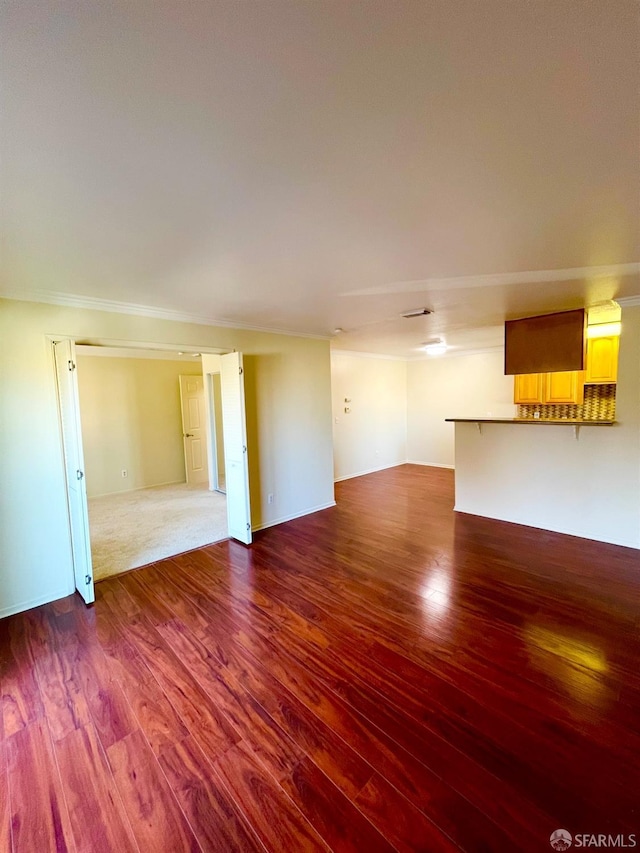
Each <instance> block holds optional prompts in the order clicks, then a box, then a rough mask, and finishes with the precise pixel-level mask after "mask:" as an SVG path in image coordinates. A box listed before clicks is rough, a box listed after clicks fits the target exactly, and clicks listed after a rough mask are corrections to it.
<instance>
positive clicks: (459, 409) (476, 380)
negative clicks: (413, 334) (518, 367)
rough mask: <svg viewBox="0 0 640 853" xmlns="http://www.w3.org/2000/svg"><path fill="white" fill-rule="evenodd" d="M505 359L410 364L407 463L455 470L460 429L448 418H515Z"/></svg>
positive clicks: (440, 359)
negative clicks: (457, 433)
mask: <svg viewBox="0 0 640 853" xmlns="http://www.w3.org/2000/svg"><path fill="white" fill-rule="evenodd" d="M516 408H517V407H516V406H514V404H513V377H512V376H505V375H504V353H503V351H502V349H501V350H499V351H496V352H491V353H482V354H477V355H464V356H440V357H433V358H428V359H423V360H420V361H409V362H408V364H407V457H408V459H409V461H410V462H416V463H419V464H423V465H444V466H447V467H453V466H454V464H455V453H454V428H453V424H450V423H446V422H445V418H456V417H458V418H464V417H479V416H482V417H496V418H512V417H515V413H516Z"/></svg>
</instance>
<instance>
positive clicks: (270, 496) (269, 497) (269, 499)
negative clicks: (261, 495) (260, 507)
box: [267, 495, 273, 504]
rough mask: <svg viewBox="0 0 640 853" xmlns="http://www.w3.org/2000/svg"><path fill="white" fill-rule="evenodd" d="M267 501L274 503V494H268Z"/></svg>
mask: <svg viewBox="0 0 640 853" xmlns="http://www.w3.org/2000/svg"><path fill="white" fill-rule="evenodd" d="M267 503H270V504H272V503H273V495H267Z"/></svg>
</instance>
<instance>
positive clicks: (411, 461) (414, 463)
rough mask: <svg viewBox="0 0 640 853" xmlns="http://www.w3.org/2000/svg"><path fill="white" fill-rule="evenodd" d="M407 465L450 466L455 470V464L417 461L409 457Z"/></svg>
mask: <svg viewBox="0 0 640 853" xmlns="http://www.w3.org/2000/svg"><path fill="white" fill-rule="evenodd" d="M407 465H423V466H424V467H425V468H448V469H449V470H450V471H455V468H456V466H455V465H444V464H443V463H442V462H416V461H415V460H414V459H407Z"/></svg>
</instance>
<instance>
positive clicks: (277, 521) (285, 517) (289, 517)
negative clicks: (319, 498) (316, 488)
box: [251, 501, 336, 533]
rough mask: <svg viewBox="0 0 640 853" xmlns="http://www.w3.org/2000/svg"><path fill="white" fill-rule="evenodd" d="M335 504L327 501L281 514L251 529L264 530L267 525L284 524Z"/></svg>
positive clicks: (254, 531) (255, 531) (254, 530)
mask: <svg viewBox="0 0 640 853" xmlns="http://www.w3.org/2000/svg"><path fill="white" fill-rule="evenodd" d="M335 505H336V502H335V501H329V503H326V504H319V505H318V506H314V507H311V509H305V510H304V512H294V513H292V514H291V515H283V516H282V517H281V518H276V519H274V520H273V521H268V522H266V523H265V524H258V525H256V526H255V527H252V528H251V530H252V531H253V533H257V532H258V530H266V529H267V528H268V527H275V526H276V525H277V524H284V523H285V521H294V520H295V519H296V518H304V516H305V515H313V513H314V512H321V511H322V510H323V509H330V508H331V507H332V506H335Z"/></svg>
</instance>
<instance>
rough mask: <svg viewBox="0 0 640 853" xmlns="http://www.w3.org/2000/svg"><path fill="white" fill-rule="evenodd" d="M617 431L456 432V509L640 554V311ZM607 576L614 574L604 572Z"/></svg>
mask: <svg viewBox="0 0 640 853" xmlns="http://www.w3.org/2000/svg"><path fill="white" fill-rule="evenodd" d="M616 397H617V399H616V418H617V421H618V423H617V424H616V425H615V426H612V427H582V428H581V430H580V433H579V438H578V440H577V441H576V439H575V436H574V431H573V428H572V427H571V426H528V425H524V426H522V425H518V426H511V425H507V424H486V425H484V426H483V428H482V434H479V433H478V430H477V429H476V427H475V425H474V424H458V425H456V509H457V510H460V511H462V512H468V513H472V514H474V515H486V516H489V517H490V518H498V519H502V520H504V521H512V522H517V523H520V524H527V525H530V526H532V527H540V528H543V529H546V530H555V531H558V532H560V533H570V534H573V535H575V536H583V537H586V538H587V539H599V540H602V541H604V542H612V543H614V544H617V545H628V546H631V547H632V548H640V307H638V308H626V309H624V311H623V315H622V338H621V341H620V363H619V371H618V387H617V393H616ZM603 571H604V572H606V566H605V567H603Z"/></svg>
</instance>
